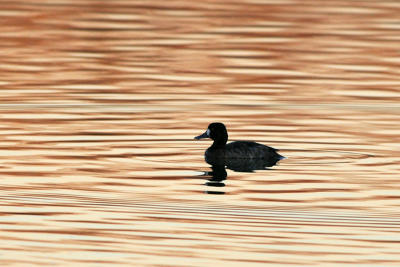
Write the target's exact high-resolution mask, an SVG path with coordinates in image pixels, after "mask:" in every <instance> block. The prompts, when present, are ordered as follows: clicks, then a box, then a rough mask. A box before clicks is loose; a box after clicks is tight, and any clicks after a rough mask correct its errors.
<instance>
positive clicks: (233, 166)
mask: <svg viewBox="0 0 400 267" xmlns="http://www.w3.org/2000/svg"><path fill="white" fill-rule="evenodd" d="M280 159H281V158H276V157H274V158H267V159H217V158H213V157H208V156H206V157H205V161H206V162H207V163H208V164H210V165H211V167H210V168H211V171H206V172H204V174H203V175H202V176H205V177H207V182H206V183H205V185H206V186H210V187H224V186H225V183H224V181H225V180H226V179H227V177H228V174H227V171H226V169H230V170H232V171H235V172H254V171H256V170H268V168H270V167H272V166H274V165H276V164H277V163H278V161H279V160H280ZM205 193H207V194H224V193H225V192H223V191H215V190H207V191H206V192H205Z"/></svg>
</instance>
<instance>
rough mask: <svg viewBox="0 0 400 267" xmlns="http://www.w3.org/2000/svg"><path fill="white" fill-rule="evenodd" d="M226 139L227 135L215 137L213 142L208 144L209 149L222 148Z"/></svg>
mask: <svg viewBox="0 0 400 267" xmlns="http://www.w3.org/2000/svg"><path fill="white" fill-rule="evenodd" d="M227 141H228V137H221V138H218V139H215V140H214V143H213V144H212V145H211V146H210V149H218V148H224V147H225V145H226V142H227Z"/></svg>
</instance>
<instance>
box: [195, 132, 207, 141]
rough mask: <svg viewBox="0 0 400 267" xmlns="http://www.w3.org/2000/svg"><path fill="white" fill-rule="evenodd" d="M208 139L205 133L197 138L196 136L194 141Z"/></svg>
mask: <svg viewBox="0 0 400 267" xmlns="http://www.w3.org/2000/svg"><path fill="white" fill-rule="evenodd" d="M208 137H209V136H208V133H207V132H205V133H203V134H201V135H199V136H196V137H195V138H194V139H196V140H199V139H203V138H208Z"/></svg>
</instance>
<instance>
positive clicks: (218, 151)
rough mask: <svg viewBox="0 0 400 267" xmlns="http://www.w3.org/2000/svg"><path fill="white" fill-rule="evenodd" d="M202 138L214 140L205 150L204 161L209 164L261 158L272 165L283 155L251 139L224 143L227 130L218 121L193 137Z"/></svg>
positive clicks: (258, 159)
mask: <svg viewBox="0 0 400 267" xmlns="http://www.w3.org/2000/svg"><path fill="white" fill-rule="evenodd" d="M202 138H211V139H213V140H214V143H213V144H212V145H211V146H210V147H209V148H208V149H207V150H206V152H205V158H206V161H207V162H209V163H210V164H212V163H211V162H221V161H225V162H227V161H232V160H240V159H242V160H245V161H250V160H257V161H260V160H261V161H264V162H271V163H272V162H273V164H272V165H274V164H275V163H276V162H277V161H279V160H281V159H282V158H283V156H281V155H279V153H278V152H277V151H278V150H277V149H275V148H272V147H269V146H266V145H262V144H259V143H256V142H252V141H235V142H231V143H229V144H226V142H227V141H228V132H227V130H226V128H225V125H224V124H222V123H219V122H214V123H211V124H210V125H209V126H208V129H207V131H206V132H205V133H203V134H202V135H199V136H197V137H195V139H202ZM226 165H228V164H226Z"/></svg>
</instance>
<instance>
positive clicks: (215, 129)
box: [194, 122, 228, 145]
mask: <svg viewBox="0 0 400 267" xmlns="http://www.w3.org/2000/svg"><path fill="white" fill-rule="evenodd" d="M203 138H211V139H212V140H214V144H216V145H225V144H226V141H228V132H227V131H226V128H225V125H224V124H223V123H220V122H213V123H211V124H210V125H208V128H207V131H205V132H204V133H203V134H201V135H199V136H196V137H195V138H194V139H196V140H199V139H203Z"/></svg>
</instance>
